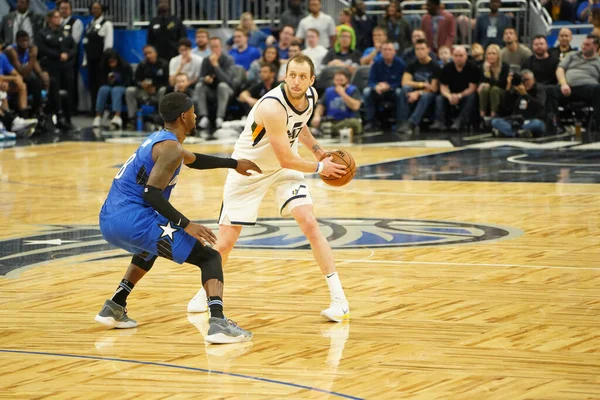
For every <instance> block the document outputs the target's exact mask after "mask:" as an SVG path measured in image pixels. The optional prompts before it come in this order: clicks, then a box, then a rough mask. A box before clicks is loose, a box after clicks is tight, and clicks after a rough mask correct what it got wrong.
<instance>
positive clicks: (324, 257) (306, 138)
mask: <svg viewBox="0 0 600 400" xmlns="http://www.w3.org/2000/svg"><path fill="white" fill-rule="evenodd" d="M314 81H315V68H314V65H313V62H312V60H311V59H310V57H308V56H306V55H304V54H298V55H296V56H294V57H292V58H290V60H289V61H288V63H287V67H286V77H285V82H284V83H282V84H281V85H278V86H277V87H276V88H274V89H272V90H271V91H269V92H268V93H266V94H265V95H264V96H263V97H262V98H261V99H260V100H259V101H257V102H256V104H255V105H254V106H253V107H252V109H251V110H250V113H249V114H248V119H247V121H246V126H245V128H244V131H243V132H242V134H241V135H240V137H239V139H238V140H237V142H236V143H235V148H234V151H233V157H234V158H246V159H248V160H252V161H254V162H255V163H256V164H258V166H259V167H260V168H261V169H262V171H263V173H262V174H260V175H258V174H256V175H251V176H235V175H234V174H231V173H229V174H228V175H227V181H226V182H225V189H224V194H223V205H222V207H221V215H220V216H219V240H217V244H216V246H215V249H217V250H218V251H219V253H221V257H222V259H223V263H226V262H227V259H228V257H229V253H230V252H231V250H232V249H233V247H234V245H235V243H236V241H237V240H238V238H239V236H240V233H241V231H242V226H244V225H254V224H255V223H256V220H257V218H258V210H259V208H260V205H261V203H262V200H263V198H264V196H265V194H266V193H267V192H268V191H269V190H271V189H272V190H273V192H274V193H275V202H276V206H277V211H279V213H280V214H281V216H284V217H286V216H290V215H291V216H292V217H294V219H295V220H296V222H297V223H298V225H299V226H300V229H301V230H302V232H303V233H304V235H305V236H306V238H307V239H308V241H309V243H310V247H311V249H312V252H313V255H314V257H315V260H316V262H317V264H318V265H319V268H320V269H321V272H322V273H323V275H324V277H325V281H326V282H327V286H328V287H329V294H330V297H331V303H330V305H329V308H327V309H325V310H323V311H321V316H322V317H323V318H325V319H327V320H329V321H335V322H342V321H343V320H346V319H348V318H349V317H350V308H349V306H348V301H347V300H346V296H345V294H344V290H343V289H342V284H341V282H340V278H339V277H338V273H337V271H336V268H335V262H334V260H333V254H332V252H331V247H330V246H329V243H328V242H327V239H326V238H325V236H324V235H323V233H321V231H320V230H319V223H318V222H317V219H316V218H315V215H314V212H313V206H312V197H311V195H310V192H309V190H308V185H307V184H306V181H305V179H304V173H315V172H316V173H319V174H322V175H324V176H333V177H336V178H337V177H340V176H342V175H344V174H345V173H346V167H345V166H341V165H339V164H336V163H334V162H333V161H332V160H331V158H330V157H328V156H327V155H326V153H325V151H324V150H323V149H322V148H321V146H320V145H319V143H318V142H317V140H316V139H315V138H314V136H313V135H312V134H311V133H310V130H309V129H308V125H307V123H308V121H309V120H310V117H311V116H312V114H313V111H314V110H315V108H316V106H317V93H316V91H315V89H314V88H313V87H312V85H313V83H314ZM298 143H302V144H303V145H304V146H305V147H307V148H308V149H310V150H311V151H312V153H313V155H314V156H315V158H316V161H309V160H305V159H304V158H302V157H300V156H299V155H298ZM204 292H205V290H204V289H201V290H200V291H199V292H198V294H196V296H194V298H193V299H192V300H190V302H189V303H188V312H203V311H206V294H205V293H204Z"/></svg>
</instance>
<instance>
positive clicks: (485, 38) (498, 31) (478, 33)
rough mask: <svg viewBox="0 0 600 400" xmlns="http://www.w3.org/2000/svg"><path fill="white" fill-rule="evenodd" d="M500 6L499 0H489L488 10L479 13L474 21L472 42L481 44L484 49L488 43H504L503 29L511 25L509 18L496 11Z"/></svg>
mask: <svg viewBox="0 0 600 400" xmlns="http://www.w3.org/2000/svg"><path fill="white" fill-rule="evenodd" d="M500 6H501V3H500V0H491V1H490V12H489V13H488V14H481V15H480V16H479V17H477V22H475V31H474V32H473V42H475V43H479V44H481V45H482V46H483V48H484V49H485V48H487V47H488V45H490V44H497V45H498V46H502V45H504V40H503V37H502V36H503V34H504V30H505V29H506V28H508V27H510V26H511V25H512V24H511V20H510V18H509V17H508V16H507V15H505V14H503V13H500V12H499V11H498V10H499V9H500Z"/></svg>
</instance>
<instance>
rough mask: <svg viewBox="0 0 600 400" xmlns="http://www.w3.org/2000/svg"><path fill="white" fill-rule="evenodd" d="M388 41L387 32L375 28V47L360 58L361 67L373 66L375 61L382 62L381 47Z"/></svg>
mask: <svg viewBox="0 0 600 400" xmlns="http://www.w3.org/2000/svg"><path fill="white" fill-rule="evenodd" d="M387 40H388V39H387V31H386V30H385V29H384V28H383V27H381V26H376V27H375V28H373V46H372V47H369V48H368V49H365V51H364V53H363V55H362V57H361V58H360V65H372V64H373V62H374V61H378V60H381V45H382V44H384V43H385V42H387Z"/></svg>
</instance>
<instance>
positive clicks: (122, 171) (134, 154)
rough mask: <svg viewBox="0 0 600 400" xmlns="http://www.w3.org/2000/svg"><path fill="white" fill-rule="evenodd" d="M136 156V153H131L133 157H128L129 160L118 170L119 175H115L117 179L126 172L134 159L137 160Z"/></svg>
mask: <svg viewBox="0 0 600 400" xmlns="http://www.w3.org/2000/svg"><path fill="white" fill-rule="evenodd" d="M135 156H136V153H133V154H132V155H131V157H129V158H128V159H127V161H125V164H123V166H122V167H121V169H120V170H119V172H117V175H116V176H115V179H119V178H120V177H122V176H123V174H124V173H125V169H127V166H128V165H129V164H131V163H132V162H133V160H135Z"/></svg>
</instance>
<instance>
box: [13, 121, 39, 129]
mask: <svg viewBox="0 0 600 400" xmlns="http://www.w3.org/2000/svg"><path fill="white" fill-rule="evenodd" d="M37 123H38V120H37V119H35V118H30V119H24V118H21V117H17V118H15V119H14V120H13V122H12V129H13V131H15V132H19V131H24V130H27V129H31V128H34V127H35V126H36V125H37Z"/></svg>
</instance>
